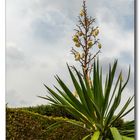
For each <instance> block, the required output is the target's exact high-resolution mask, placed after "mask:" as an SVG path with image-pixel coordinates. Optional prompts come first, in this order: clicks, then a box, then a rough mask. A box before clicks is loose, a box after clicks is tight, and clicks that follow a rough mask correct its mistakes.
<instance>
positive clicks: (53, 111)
mask: <svg viewBox="0 0 140 140" xmlns="http://www.w3.org/2000/svg"><path fill="white" fill-rule="evenodd" d="M21 109H25V110H28V111H32V112H35V113H39V114H41V115H46V116H53V117H63V118H65V117H66V118H69V119H76V118H75V117H74V116H73V115H71V114H70V113H69V112H67V111H66V110H65V109H64V108H63V107H59V106H53V105H39V106H32V107H24V108H21Z"/></svg>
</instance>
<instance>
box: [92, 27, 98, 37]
mask: <svg viewBox="0 0 140 140" xmlns="http://www.w3.org/2000/svg"><path fill="white" fill-rule="evenodd" d="M98 34H99V29H98V28H96V29H94V30H93V31H92V35H93V36H94V37H96V36H97V35H98Z"/></svg>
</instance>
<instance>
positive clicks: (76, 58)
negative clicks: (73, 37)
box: [75, 52, 81, 61]
mask: <svg viewBox="0 0 140 140" xmlns="http://www.w3.org/2000/svg"><path fill="white" fill-rule="evenodd" d="M80 58H81V56H80V53H78V52H77V53H76V54H75V60H76V61H78V60H80Z"/></svg>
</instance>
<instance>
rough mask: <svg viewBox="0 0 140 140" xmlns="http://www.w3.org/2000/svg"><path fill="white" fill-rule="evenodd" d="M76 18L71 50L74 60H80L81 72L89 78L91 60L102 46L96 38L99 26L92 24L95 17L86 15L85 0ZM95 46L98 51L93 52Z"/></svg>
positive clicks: (91, 65)
mask: <svg viewBox="0 0 140 140" xmlns="http://www.w3.org/2000/svg"><path fill="white" fill-rule="evenodd" d="M78 19H79V20H78V22H79V24H78V25H76V27H77V28H76V29H75V31H76V33H75V35H74V36H73V41H74V44H75V47H74V48H73V47H72V50H71V52H72V54H73V55H74V56H75V60H76V61H78V62H80V64H81V66H82V71H83V73H84V74H85V75H86V77H87V79H89V78H90V74H91V71H92V68H93V60H94V58H95V57H96V56H97V55H98V54H99V53H100V52H101V51H100V49H101V47H102V46H101V44H100V42H99V39H98V34H99V28H98V27H94V26H93V23H95V19H94V18H92V17H89V16H88V14H87V8H86V4H85V0H84V1H83V6H82V10H81V12H80V14H79V16H78ZM95 47H98V51H97V52H95V53H93V52H92V51H93V49H94V48H95Z"/></svg>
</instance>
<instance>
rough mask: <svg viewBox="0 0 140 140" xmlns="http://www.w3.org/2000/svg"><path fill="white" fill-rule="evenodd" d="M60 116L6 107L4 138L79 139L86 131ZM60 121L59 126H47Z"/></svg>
mask: <svg viewBox="0 0 140 140" xmlns="http://www.w3.org/2000/svg"><path fill="white" fill-rule="evenodd" d="M67 120H69V119H64V118H60V117H47V116H42V115H39V114H38V113H33V112H30V111H27V110H21V109H9V108H7V109H6V140H72V139H73V140H81V138H82V137H83V136H84V135H86V134H87V132H86V131H85V130H84V129H82V128H79V127H77V126H75V125H72V124H69V123H67V122H66V121H67ZM58 121H61V122H62V123H61V124H60V125H59V127H56V128H55V129H53V130H51V131H48V130H47V128H48V127H49V126H50V125H51V124H54V123H55V122H58Z"/></svg>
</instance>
